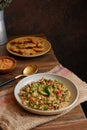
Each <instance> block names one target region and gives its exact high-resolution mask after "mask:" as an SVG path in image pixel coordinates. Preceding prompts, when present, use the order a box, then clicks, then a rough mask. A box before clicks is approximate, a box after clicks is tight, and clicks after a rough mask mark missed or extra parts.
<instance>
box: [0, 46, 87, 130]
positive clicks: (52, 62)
mask: <svg viewBox="0 0 87 130" xmlns="http://www.w3.org/2000/svg"><path fill="white" fill-rule="evenodd" d="M3 55H7V56H11V57H14V58H15V59H16V60H17V67H16V69H15V70H14V71H13V72H11V73H9V74H4V75H1V74H0V82H2V81H4V80H7V79H9V78H12V77H13V76H16V75H19V74H20V73H22V70H23V68H24V67H25V66H27V65H28V64H36V65H37V66H38V72H47V71H49V70H50V69H52V68H53V67H55V66H56V65H59V64H60V63H59V62H58V60H57V59H56V57H55V54H54V51H53V49H52V48H51V50H50V51H49V52H48V53H47V54H45V55H43V56H39V57H35V58H22V57H17V56H14V55H11V54H9V53H8V52H7V50H6V44H5V45H2V46H0V56H3ZM13 84H16V81H15V82H12V83H10V84H8V85H6V87H7V86H10V85H13ZM0 91H1V89H0ZM86 124H87V120H86V118H85V115H84V112H83V110H82V108H81V106H80V105H78V106H77V107H76V108H74V109H73V110H72V111H70V112H69V113H67V114H66V115H64V116H62V117H60V118H58V119H56V120H54V121H51V122H49V123H46V124H44V125H41V126H39V127H37V128H35V130H52V129H55V130H62V129H64V130H72V129H74V130H77V129H78V130H82V129H83V130H86V128H87V127H86Z"/></svg>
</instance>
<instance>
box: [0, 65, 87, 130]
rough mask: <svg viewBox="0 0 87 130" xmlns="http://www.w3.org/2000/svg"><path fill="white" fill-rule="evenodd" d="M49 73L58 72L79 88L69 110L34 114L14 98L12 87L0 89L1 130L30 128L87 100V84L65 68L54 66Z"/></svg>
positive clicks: (24, 129)
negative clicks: (54, 113)
mask: <svg viewBox="0 0 87 130" xmlns="http://www.w3.org/2000/svg"><path fill="white" fill-rule="evenodd" d="M49 73H53V74H58V75H60V76H64V77H66V78H68V79H69V80H71V81H72V82H73V83H74V84H75V85H76V86H77V87H78V89H79V98H78V101H77V102H76V104H75V105H74V106H73V107H72V108H71V109H69V110H67V111H65V112H63V113H61V114H59V115H54V116H40V115H35V114H32V113H30V112H27V111H26V110H24V109H23V108H22V107H21V106H20V105H19V104H18V103H17V101H16V100H15V97H14V93H13V91H14V87H9V88H7V89H4V90H1V91H0V129H2V130H30V129H32V128H34V127H36V126H38V125H41V124H43V123H46V122H49V121H51V120H54V119H56V118H58V117H60V116H63V115H64V114H66V113H67V112H69V111H70V110H72V109H73V108H74V107H76V106H77V105H78V104H80V103H82V102H84V101H86V100H87V84H86V83H85V82H84V81H82V80H81V79H80V78H78V77H77V76H76V75H75V74H74V73H73V72H71V71H70V70H68V69H67V68H65V67H63V66H62V65H60V66H55V67H54V68H53V69H52V70H50V71H49Z"/></svg>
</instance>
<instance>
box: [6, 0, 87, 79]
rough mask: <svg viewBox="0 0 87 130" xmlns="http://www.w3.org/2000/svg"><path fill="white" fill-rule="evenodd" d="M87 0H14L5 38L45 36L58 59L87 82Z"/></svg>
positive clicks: (10, 8)
mask: <svg viewBox="0 0 87 130" xmlns="http://www.w3.org/2000/svg"><path fill="white" fill-rule="evenodd" d="M86 17H87V0H24V1H22V0H13V2H12V3H11V5H10V6H9V7H8V8H6V9H5V23H6V28H7V34H8V36H9V35H10V36H13V35H17V36H19V35H30V34H37V33H44V34H45V35H46V36H47V38H48V39H49V41H50V42H51V43H52V46H53V48H54V51H55V54H56V56H57V58H58V60H59V61H60V62H61V63H62V64H63V65H64V66H66V67H67V68H69V69H71V70H72V71H73V72H74V73H76V74H77V75H78V76H79V77H81V78H82V79H83V80H85V81H87V78H86V77H87V68H86V67H87V65H86V64H87V58H86V55H87V18H86Z"/></svg>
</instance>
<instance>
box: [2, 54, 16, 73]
mask: <svg viewBox="0 0 87 130" xmlns="http://www.w3.org/2000/svg"><path fill="white" fill-rule="evenodd" d="M16 65H17V63H16V60H15V59H14V58H12V57H9V56H1V57H0V73H1V74H2V73H9V72H11V71H13V70H14V69H15V68H16Z"/></svg>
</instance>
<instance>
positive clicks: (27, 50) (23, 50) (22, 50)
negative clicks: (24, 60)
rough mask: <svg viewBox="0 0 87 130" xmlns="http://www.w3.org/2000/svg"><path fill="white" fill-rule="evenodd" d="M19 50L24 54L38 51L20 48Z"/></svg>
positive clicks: (32, 53)
mask: <svg viewBox="0 0 87 130" xmlns="http://www.w3.org/2000/svg"><path fill="white" fill-rule="evenodd" d="M19 51H20V53H21V54H22V55H34V54H35V53H36V51H34V50H33V49H20V50H19Z"/></svg>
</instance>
